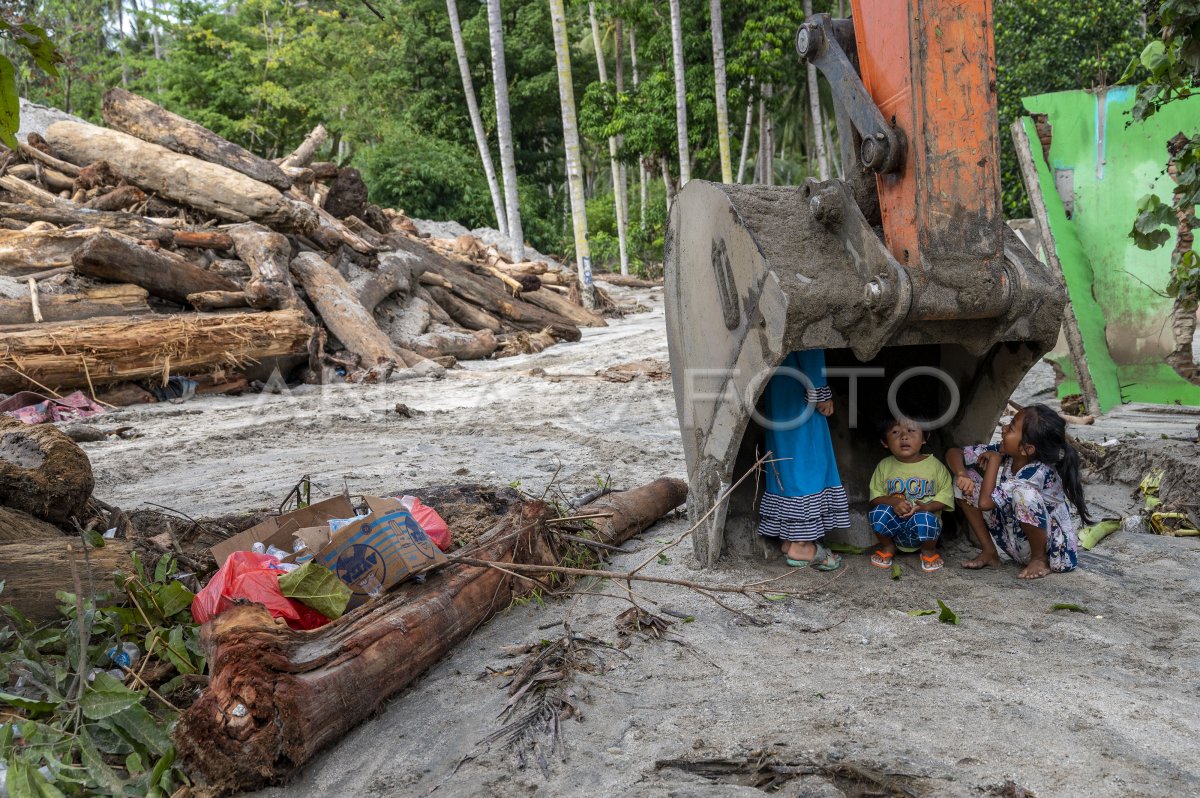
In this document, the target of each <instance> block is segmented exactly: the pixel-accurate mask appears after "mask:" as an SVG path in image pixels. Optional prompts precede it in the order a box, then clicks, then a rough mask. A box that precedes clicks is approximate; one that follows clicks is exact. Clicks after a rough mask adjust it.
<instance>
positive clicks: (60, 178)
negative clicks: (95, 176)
mask: <svg viewBox="0 0 1200 798" xmlns="http://www.w3.org/2000/svg"><path fill="white" fill-rule="evenodd" d="M8 173H9V174H10V175H12V176H13V177H19V178H20V179H21V180H28V181H30V182H34V181H36V182H38V183H41V184H42V185H43V186H45V187H46V188H48V189H50V190H51V191H71V190H72V189H74V187H75V180H74V178H70V177H67V176H66V175H64V174H63V173H62V172H59V171H57V170H55V169H48V168H46V167H44V166H41V165H40V164H32V163H20V164H17V165H16V166H10V167H9V168H8Z"/></svg>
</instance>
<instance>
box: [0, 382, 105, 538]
mask: <svg viewBox="0 0 1200 798" xmlns="http://www.w3.org/2000/svg"><path fill="white" fill-rule="evenodd" d="M6 393H16V392H15V391H6ZM93 485H94V482H93V479H92V465H91V463H90V462H89V461H88V458H87V455H86V454H84V453H83V450H82V449H80V448H79V446H77V445H76V444H75V442H74V441H72V440H71V439H70V438H69V437H67V435H66V434H65V433H64V432H63V431H62V430H60V429H58V428H57V427H54V426H52V425H50V424H25V423H23V422H21V421H18V420H17V419H15V418H11V417H9V416H0V506H4V507H11V508H13V509H15V510H20V511H21V512H24V513H29V514H30V515H32V516H34V517H36V518H40V519H42V520H44V521H50V522H52V523H56V524H59V523H64V522H66V521H68V520H69V519H70V518H71V517H72V516H74V515H77V514H79V513H80V511H81V510H82V509H83V505H84V502H86V501H87V500H88V498H89V497H90V496H91V495H92V487H93Z"/></svg>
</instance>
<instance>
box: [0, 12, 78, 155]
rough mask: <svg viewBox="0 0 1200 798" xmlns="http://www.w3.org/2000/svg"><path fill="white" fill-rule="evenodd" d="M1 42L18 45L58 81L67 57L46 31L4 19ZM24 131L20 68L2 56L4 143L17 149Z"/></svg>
mask: <svg viewBox="0 0 1200 798" xmlns="http://www.w3.org/2000/svg"><path fill="white" fill-rule="evenodd" d="M0 38H2V39H6V40H8V41H11V42H14V43H15V44H16V45H17V46H19V47H20V48H22V50H24V52H25V54H26V55H27V56H28V57H29V58H30V59H31V60H32V61H33V62H34V63H35V64H36V65H37V66H38V68H39V69H41V70H42V71H43V72H45V73H46V74H47V75H51V76H53V77H58V66H57V65H58V64H60V63H62V60H63V57H62V55H61V54H60V53H59V52H58V50H57V49H55V47H54V44H53V43H51V41H50V37H49V36H48V35H46V31H45V30H43V29H42V28H39V27H38V26H37V25H34V24H33V23H31V22H22V23H13V22H9V21H8V20H7V19H5V18H4V17H3V16H0ZM20 127H21V103H20V95H19V94H18V89H17V68H16V66H15V65H14V64H13V62H12V61H11V60H9V58H8V57H7V56H5V55H4V54H2V53H0V141H2V142H4V144H5V146H7V147H8V148H9V149H13V150H15V149H17V138H16V135H17V131H18V130H19V129H20Z"/></svg>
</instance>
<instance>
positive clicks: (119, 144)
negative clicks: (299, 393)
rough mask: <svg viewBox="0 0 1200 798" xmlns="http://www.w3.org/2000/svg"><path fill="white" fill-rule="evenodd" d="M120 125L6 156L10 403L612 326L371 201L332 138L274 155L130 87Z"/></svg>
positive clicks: (519, 344)
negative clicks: (328, 150)
mask: <svg viewBox="0 0 1200 798" xmlns="http://www.w3.org/2000/svg"><path fill="white" fill-rule="evenodd" d="M103 116H104V120H105V122H106V124H107V127H99V126H95V125H90V124H86V123H80V122H72V121H61V122H56V123H54V124H52V125H51V126H50V127H49V128H48V129H47V130H46V133H45V136H39V135H37V134H31V135H30V136H29V141H28V142H25V143H21V144H20V150H19V151H16V152H14V151H9V150H7V149H4V148H2V147H0V392H7V393H12V392H15V391H18V390H35V391H37V390H43V391H44V390H51V391H59V390H63V389H77V388H78V389H84V390H88V391H91V393H92V395H93V397H96V396H97V391H98V390H100V391H101V393H100V394H99V397H100V398H101V400H103V398H104V397H105V396H108V397H119V396H128V395H138V394H136V393H132V394H131V393H130V392H129V391H127V390H126V391H123V390H121V388H122V385H121V384H123V383H131V382H134V381H144V380H151V379H153V380H162V381H163V382H164V384H165V381H166V379H167V378H168V377H169V376H171V375H182V376H192V377H200V378H202V379H203V378H205V377H212V375H214V374H217V375H220V379H216V380H212V379H210V380H209V381H210V382H217V383H220V384H227V385H245V380H244V379H239V377H240V376H241V374H243V373H246V374H253V375H256V376H255V377H252V378H265V376H266V375H267V374H269V373H270V371H271V370H272V369H274V368H279V369H280V371H281V373H282V374H284V375H287V374H289V373H290V372H292V371H298V372H299V376H300V377H301V378H303V379H304V380H305V381H307V382H329V381H338V380H341V379H349V380H367V379H371V380H379V379H386V378H387V376H388V375H390V374H393V373H394V372H395V373H400V372H404V371H405V370H409V373H411V374H414V375H437V374H440V373H441V371H442V370H443V369H444V368H446V367H449V366H451V365H453V364H454V363H455V362H456V361H457V360H465V359H479V358H487V357H493V356H503V355H506V354H516V353H519V352H527V351H536V350H538V349H540V348H542V347H544V346H546V345H549V344H552V343H554V342H557V341H574V340H578V339H579V337H580V327H584V326H603V325H604V321H603V319H602V318H601V317H600V316H599V315H597V314H595V313H592V312H591V311H587V310H585V309H583V308H582V307H581V306H580V305H579V304H578V303H577V302H574V301H572V298H571V296H572V291H573V290H574V292H575V293H576V294H577V293H578V291H577V289H576V288H574V286H573V285H572V277H571V276H570V275H568V274H565V273H561V272H558V271H553V270H550V269H549V268H548V267H547V264H545V263H541V262H536V263H511V262H510V261H509V260H508V259H507V258H506V257H505V256H504V255H502V254H501V253H500V252H498V251H496V250H495V249H494V248H489V247H486V246H484V245H483V244H482V243H481V242H480V241H479V240H478V239H475V238H474V237H472V236H462V237H461V238H459V239H458V240H455V241H445V242H441V241H436V240H431V239H426V238H423V237H422V236H421V235H420V234H418V232H417V229H416V227H415V225H414V224H413V222H412V221H411V220H410V219H407V218H406V217H405V216H404V215H403V213H398V212H396V211H392V210H383V209H380V208H378V207H376V206H374V205H371V204H370V203H368V201H367V189H366V186H365V185H364V183H363V180H362V177H361V176H360V175H359V173H358V171H357V170H355V169H353V168H339V167H338V166H336V165H335V164H332V163H319V162H316V163H315V162H313V157H314V155H315V153H316V152H317V151H319V149H320V147H321V146H322V144H323V143H324V141H325V139H326V137H327V134H326V132H325V130H324V129H323V128H321V127H318V128H317V129H316V130H314V131H313V132H312V133H311V134H310V135H309V136H308V138H306V139H305V141H304V142H303V144H301V146H300V147H299V148H298V149H297V150H296V151H295V152H293V153H292V154H290V155H288V156H287V157H285V158H281V159H279V160H278V161H277V162H276V161H268V160H265V159H263V158H259V157H257V156H255V155H254V154H252V153H250V152H248V151H246V150H244V149H242V148H241V147H239V146H237V145H235V144H232V143H230V142H228V141H226V140H225V139H223V138H221V137H219V136H217V135H215V134H214V133H212V132H211V131H209V130H207V129H206V128H204V127H202V126H200V125H197V124H195V123H193V122H191V121H189V120H187V119H184V118H182V117H179V116H177V115H175V114H172V113H170V112H169V111H166V110H165V109H163V108H161V107H159V106H157V105H155V104H154V103H152V102H150V101H148V100H146V99H144V98H142V97H139V96H137V95H135V94H132V93H130V92H128V91H125V90H123V89H119V88H115V89H111V90H109V91H108V92H107V93H106V94H105V96H104V103H103ZM257 375H261V376H257ZM141 395H143V396H144V394H141Z"/></svg>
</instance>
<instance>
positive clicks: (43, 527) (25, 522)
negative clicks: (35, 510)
mask: <svg viewBox="0 0 1200 798" xmlns="http://www.w3.org/2000/svg"><path fill="white" fill-rule="evenodd" d="M62 536H63V531H62V530H61V529H59V528H58V527H56V526H54V524H51V523H50V522H48V521H43V520H42V519H40V518H35V517H33V516H32V515H30V514H29V513H23V512H21V511H20V510H14V509H13V508H11V507H0V545H2V544H5V543H25V542H26V541H31V540H38V539H39V538H51V539H54V538H61V537H62Z"/></svg>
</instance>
